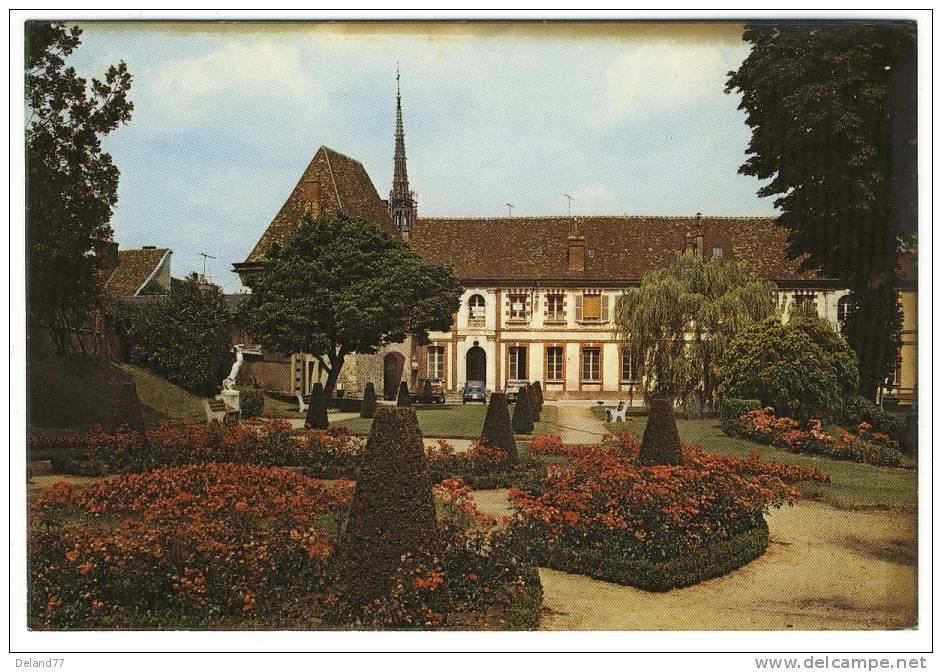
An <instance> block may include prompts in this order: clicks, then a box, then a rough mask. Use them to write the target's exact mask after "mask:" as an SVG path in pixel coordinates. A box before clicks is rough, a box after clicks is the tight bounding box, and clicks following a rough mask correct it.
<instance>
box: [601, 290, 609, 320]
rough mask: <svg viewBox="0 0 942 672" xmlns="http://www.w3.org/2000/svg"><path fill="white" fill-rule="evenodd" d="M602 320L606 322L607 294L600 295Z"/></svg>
mask: <svg viewBox="0 0 942 672" xmlns="http://www.w3.org/2000/svg"><path fill="white" fill-rule="evenodd" d="M602 322H608V296H607V295H605V294H603V295H602Z"/></svg>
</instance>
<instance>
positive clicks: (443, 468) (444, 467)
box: [425, 439, 546, 490]
mask: <svg viewBox="0 0 942 672" xmlns="http://www.w3.org/2000/svg"><path fill="white" fill-rule="evenodd" d="M425 454H426V457H428V461H429V474H430V478H431V480H432V482H433V483H437V482H440V481H443V480H445V479H448V478H452V477H457V478H460V479H462V480H463V481H464V482H465V483H467V484H468V485H469V486H470V487H472V488H474V489H476V490H487V489H493V488H509V487H519V488H521V489H525V490H530V489H532V488H534V487H535V486H537V485H538V484H539V483H540V481H542V479H543V477H544V476H545V475H546V468H545V466H544V465H542V464H539V463H535V462H527V461H524V460H521V461H520V462H517V463H508V462H507V453H506V452H505V451H503V450H501V449H500V448H494V447H493V446H489V445H487V443H485V442H484V441H483V440H480V439H479V440H476V441H473V442H472V444H471V448H470V449H468V450H466V451H462V452H458V451H456V450H455V446H454V445H453V444H452V443H450V442H449V441H447V440H445V439H439V440H438V445H437V446H427V447H426V449H425Z"/></svg>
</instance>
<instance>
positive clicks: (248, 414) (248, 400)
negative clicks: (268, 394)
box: [239, 387, 265, 418]
mask: <svg viewBox="0 0 942 672" xmlns="http://www.w3.org/2000/svg"><path fill="white" fill-rule="evenodd" d="M239 408H240V409H241V411H242V417H243V418H257V417H259V416H260V415H261V414H262V411H263V410H264V408H265V393H264V392H262V391H261V390H260V389H258V388H257V387H240V388H239Z"/></svg>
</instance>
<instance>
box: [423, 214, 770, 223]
mask: <svg viewBox="0 0 942 672" xmlns="http://www.w3.org/2000/svg"><path fill="white" fill-rule="evenodd" d="M419 219H422V220H425V221H436V222H473V221H478V222H489V221H496V220H507V221H512V220H543V221H549V220H568V219H576V220H591V219H673V220H678V221H679V220H694V221H696V220H697V216H696V215H578V216H575V217H569V216H568V215H533V216H522V215H516V216H513V217H508V216H507V215H495V216H494V217H434V216H432V217H429V216H424V217H419ZM700 219H701V220H742V219H754V220H770V219H777V217H776V216H775V215H703V217H701V218H700Z"/></svg>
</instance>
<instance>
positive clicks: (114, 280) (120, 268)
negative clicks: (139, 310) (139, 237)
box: [105, 247, 170, 297]
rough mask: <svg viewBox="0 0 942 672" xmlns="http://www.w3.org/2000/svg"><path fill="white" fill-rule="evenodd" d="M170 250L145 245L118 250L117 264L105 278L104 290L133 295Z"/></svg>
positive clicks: (116, 293)
mask: <svg viewBox="0 0 942 672" xmlns="http://www.w3.org/2000/svg"><path fill="white" fill-rule="evenodd" d="M169 252H170V250H168V249H166V248H160V247H145V248H143V249H140V250H118V265H117V266H116V267H115V269H114V271H112V273H111V275H110V276H108V279H107V280H105V292H107V293H108V294H110V295H111V296H117V297H122V296H134V295H135V294H137V292H138V291H139V290H140V289H141V288H142V287H143V286H144V284H145V283H146V282H147V281H148V279H150V277H151V275H153V274H154V272H155V271H156V270H157V269H158V268H159V267H160V264H161V263H162V262H163V260H164V257H166V256H167V254H169Z"/></svg>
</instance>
